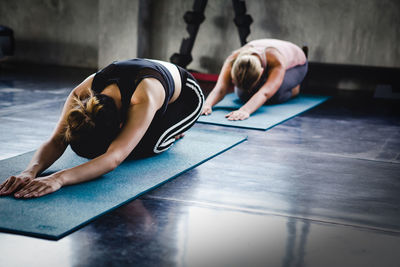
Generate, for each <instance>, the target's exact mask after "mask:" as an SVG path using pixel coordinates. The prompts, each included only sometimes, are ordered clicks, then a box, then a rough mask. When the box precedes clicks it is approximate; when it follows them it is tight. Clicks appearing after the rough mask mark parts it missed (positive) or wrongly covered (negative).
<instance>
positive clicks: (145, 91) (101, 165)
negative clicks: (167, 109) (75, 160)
mask: <svg viewBox="0 0 400 267" xmlns="http://www.w3.org/2000/svg"><path fill="white" fill-rule="evenodd" d="M160 92H161V93H160ZM164 98H165V92H164V89H163V87H162V85H161V83H160V82H159V81H158V80H155V79H152V78H147V79H144V80H143V81H142V82H141V83H140V84H139V86H138V87H137V89H136V91H135V93H134V96H133V98H132V102H131V104H132V105H131V107H130V108H129V110H128V116H127V121H126V123H125V125H124V128H123V129H122V131H121V133H120V134H119V135H118V136H117V138H116V139H115V140H114V141H113V142H112V143H111V145H110V146H109V148H108V150H107V151H106V153H104V154H102V155H100V156H98V157H96V158H94V159H92V160H90V161H88V162H85V163H83V164H81V165H78V166H76V167H73V168H70V169H66V170H61V171H59V172H56V173H54V174H51V175H49V176H46V177H41V178H37V179H35V180H33V181H31V182H30V183H29V184H28V185H26V186H25V187H24V188H22V189H21V190H20V191H18V192H16V193H15V196H16V197H23V198H30V197H40V196H43V195H46V194H49V193H52V192H54V191H56V190H58V189H59V188H61V187H62V186H64V185H72V184H77V183H82V182H85V181H89V180H92V179H95V178H97V177H99V176H101V175H103V174H105V173H108V172H110V171H112V170H114V169H115V168H116V167H117V166H118V165H119V164H120V163H122V161H124V160H125V158H126V157H127V156H128V155H129V154H130V153H131V151H132V150H133V149H134V147H135V146H136V145H137V144H138V143H139V141H140V140H141V139H142V137H143V136H144V134H145V133H146V131H147V129H148V127H149V126H150V123H151V121H152V119H153V117H154V115H155V113H156V112H157V110H158V109H159V108H160V107H161V106H162V104H163V101H164Z"/></svg>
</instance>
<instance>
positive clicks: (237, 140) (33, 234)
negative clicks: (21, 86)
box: [0, 129, 247, 241]
mask: <svg viewBox="0 0 400 267" xmlns="http://www.w3.org/2000/svg"><path fill="white" fill-rule="evenodd" d="M196 131H197V132H203V133H206V134H209V135H210V136H212V135H214V136H216V135H225V136H226V135H228V136H229V137H230V138H233V139H234V140H231V141H230V144H229V145H227V146H226V147H225V148H224V149H222V150H220V151H218V152H217V153H213V154H212V155H210V156H207V157H206V158H204V159H202V160H200V161H199V162H197V163H196V164H194V165H191V166H190V167H189V168H185V169H184V170H181V171H179V172H178V173H176V174H174V175H172V176H170V177H169V178H166V179H164V180H162V181H161V182H159V183H157V184H155V185H152V186H150V187H149V188H147V189H146V190H144V191H141V192H140V193H137V194H135V195H132V197H130V198H128V199H126V200H124V201H122V202H120V203H119V204H117V205H114V206H113V207H111V208H108V209H105V210H104V211H103V212H100V213H99V214H97V215H96V216H93V217H91V218H90V219H88V220H85V221H82V222H81V223H80V224H77V225H75V226H74V227H72V228H70V229H69V230H66V231H64V232H62V233H60V234H58V235H52V234H46V233H38V232H31V231H23V230H15V229H10V228H5V227H2V226H1V225H0V232H5V233H12V234H19V235H24V236H30V237H38V238H44V239H48V240H55V241H56V240H59V239H61V238H63V237H65V236H67V235H69V234H70V233H72V232H75V231H76V230H78V229H80V228H82V227H83V226H85V225H87V224H89V223H90V222H92V221H94V220H96V219H97V218H99V217H101V216H103V215H105V214H106V213H109V212H111V211H113V210H115V209H117V208H118V207H120V206H123V205H125V204H127V203H128V202H130V201H132V200H134V199H136V198H138V197H140V196H142V195H144V194H146V193H147V192H149V191H152V190H153V189H155V188H157V187H160V186H161V185H163V184H165V183H167V182H169V181H170V180H172V179H174V178H176V177H178V176H179V175H181V174H182V173H184V172H187V171H189V170H191V169H194V168H195V167H197V166H199V165H201V164H203V163H204V162H206V161H208V160H210V159H212V158H214V157H216V156H218V155H220V154H222V153H224V152H226V151H227V150H229V149H231V148H233V147H235V146H237V145H239V144H240V143H242V142H244V141H246V140H247V136H245V135H242V134H237V133H228V132H221V131H214V130H203V129H191V130H190V131H189V132H188V133H187V135H189V134H190V132H196ZM182 141H183V140H182ZM172 149H174V147H172V148H170V150H172ZM30 153H33V151H30V152H27V153H24V154H21V155H19V156H15V157H12V158H9V159H5V160H1V161H6V160H10V159H14V158H18V157H21V156H23V155H26V154H30ZM164 153H168V151H166V152H164ZM155 157H157V156H155ZM108 178H110V177H108ZM89 182H90V181H89ZM83 184H85V183H83ZM74 186H79V185H74ZM55 193H57V192H55ZM7 197H8V198H12V197H11V196H7ZM1 198H3V197H0V200H1ZM16 201H29V199H28V200H16Z"/></svg>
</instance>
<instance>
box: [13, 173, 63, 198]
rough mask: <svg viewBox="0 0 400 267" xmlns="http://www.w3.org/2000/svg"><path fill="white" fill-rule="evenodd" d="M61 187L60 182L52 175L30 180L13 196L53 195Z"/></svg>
mask: <svg viewBox="0 0 400 267" xmlns="http://www.w3.org/2000/svg"><path fill="white" fill-rule="evenodd" d="M61 186H62V183H61V180H60V179H58V178H57V177H56V176H54V175H49V176H45V177H40V178H36V179H34V180H32V181H31V182H30V183H28V184H27V185H25V186H24V187H23V188H22V189H20V190H19V191H18V192H16V193H15V194H14V196H15V197H16V198H32V197H41V196H44V195H47V194H50V193H53V192H55V191H57V190H58V189H60V188H61Z"/></svg>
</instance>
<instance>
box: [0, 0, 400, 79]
mask: <svg viewBox="0 0 400 267" xmlns="http://www.w3.org/2000/svg"><path fill="white" fill-rule="evenodd" d="M192 3H193V1H192V0H133V1H130V0H116V1H115V0H114V1H107V0H80V1H74V0H0V24H3V25H7V26H10V27H11V28H13V29H14V31H15V36H16V45H17V47H16V48H17V50H16V56H15V57H14V58H13V60H19V61H30V62H40V63H48V64H58V65H70V66H81V67H103V66H105V65H106V64H108V63H109V62H110V61H113V60H118V59H124V58H131V57H136V56H137V55H139V56H143V57H150V58H157V59H161V60H169V57H170V56H171V55H172V54H173V53H175V52H178V50H179V46H180V43H181V40H182V38H183V37H186V36H187V33H186V30H185V27H186V25H185V23H184V22H183V19H182V16H183V14H184V13H185V12H186V11H187V10H189V9H191V8H192ZM246 5H247V9H248V13H249V14H251V15H252V17H253V19H254V23H253V24H252V25H251V31H252V33H251V35H250V36H249V38H248V40H253V39H258V38H278V39H284V40H289V41H292V42H294V43H296V44H298V45H300V46H301V45H303V44H308V46H309V47H310V56H309V59H310V61H314V62H323V63H339V64H355V65H369V66H384V67H400V46H399V45H398V44H399V43H400V27H399V25H400V1H398V0H351V1H337V0H302V1H300V0H268V1H266V0H248V1H246ZM233 15H234V14H233V9H232V2H231V0H214V1H212V0H209V1H208V5H207V8H206V11H205V16H206V20H205V22H204V23H203V24H202V25H201V27H200V30H199V33H198V36H197V40H196V43H195V46H194V48H193V53H192V54H193V58H194V61H193V62H192V63H191V64H190V65H189V66H188V67H189V68H191V69H197V70H200V71H206V72H217V71H218V70H219V68H220V67H221V64H222V62H223V60H224V58H225V57H226V56H227V55H228V54H229V52H230V51H231V50H233V49H236V48H238V47H239V45H240V42H239V37H238V34H237V29H236V27H235V26H234V24H233V22H232V20H233Z"/></svg>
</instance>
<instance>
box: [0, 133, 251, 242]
mask: <svg viewBox="0 0 400 267" xmlns="http://www.w3.org/2000/svg"><path fill="white" fill-rule="evenodd" d="M245 139H246V137H244V136H243V135H240V134H235V133H226V132H216V131H209V130H208V131H205V130H200V129H195V128H194V129H191V130H190V131H188V132H187V133H186V136H185V137H184V138H183V139H182V140H179V141H178V142H176V144H174V145H173V147H172V148H171V149H169V150H168V151H166V152H164V153H162V154H160V155H157V156H154V157H150V158H145V159H139V160H130V161H125V162H124V163H123V164H121V165H120V166H119V167H118V168H117V169H115V170H114V171H112V172H110V173H108V174H106V175H104V176H102V177H100V178H98V179H96V180H93V181H89V182H86V183H83V184H78V185H72V186H67V187H63V188H61V189H60V190H59V191H57V192H55V193H53V194H49V195H46V196H43V197H40V198H36V199H26V200H24V199H15V198H14V197H12V196H6V197H0V230H2V231H5V232H12V233H18V234H23V235H29V236H36V237H41V238H47V239H54V240H57V239H60V238H61V237H63V236H65V235H67V234H69V233H70V232H72V231H74V230H76V229H78V228H79V227H81V226H83V225H85V224H87V223H88V222H90V221H92V220H94V219H95V218H97V217H99V216H101V215H102V214H104V213H106V212H109V211H111V210H113V209H115V208H117V207H119V206H121V205H123V204H124V203H127V202H128V201H131V200H133V199H135V198H137V197H138V196H140V195H142V194H144V193H146V192H147V191H149V190H151V189H153V188H155V187H158V186H160V185H161V184H163V183H165V182H167V181H168V180H170V179H172V178H174V177H176V176H178V175H179V174H181V173H182V172H185V171H187V170H189V169H192V168H194V167H196V166H197V165H199V164H201V163H203V162H205V161H207V160H209V159H210V158H212V157H215V156H216V155H218V154H220V153H223V152H224V151H226V150H228V149H230V148H232V147H233V146H235V145H237V144H239V143H241V142H243V141H244V140H245ZM33 153H34V152H28V153H26V154H22V155H20V156H17V157H13V158H9V159H5V160H2V161H0V182H3V181H4V180H5V179H6V178H7V177H9V176H10V175H15V174H17V173H18V172H20V171H21V170H23V169H24V168H25V167H26V165H27V164H28V162H29V161H30V159H31V157H32V155H33ZM85 161H86V160H85V159H83V158H80V157H78V156H76V155H75V154H74V153H73V152H72V151H71V150H69V149H67V151H66V153H65V154H64V155H63V156H62V157H61V158H60V159H59V160H58V161H57V162H56V163H55V164H54V165H53V166H52V167H51V168H50V169H49V171H48V172H55V171H58V170H60V169H63V168H69V167H72V166H76V165H77V164H81V163H83V162H85Z"/></svg>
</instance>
